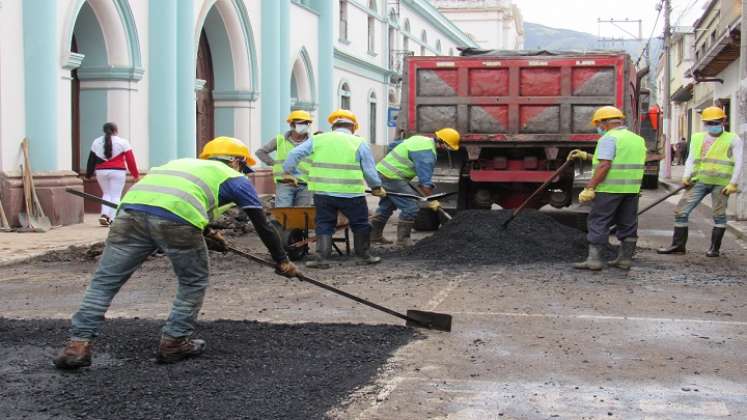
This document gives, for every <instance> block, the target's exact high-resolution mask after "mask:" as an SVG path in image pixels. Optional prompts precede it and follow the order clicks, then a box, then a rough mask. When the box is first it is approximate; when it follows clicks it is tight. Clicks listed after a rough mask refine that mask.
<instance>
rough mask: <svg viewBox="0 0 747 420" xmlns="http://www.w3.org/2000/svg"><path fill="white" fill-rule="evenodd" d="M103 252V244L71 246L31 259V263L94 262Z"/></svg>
mask: <svg viewBox="0 0 747 420" xmlns="http://www.w3.org/2000/svg"><path fill="white" fill-rule="evenodd" d="M103 252H104V242H97V243H95V244H93V245H89V246H85V245H84V246H78V245H71V246H69V247H67V248H65V249H60V250H53V251H49V252H47V253H45V254H43V255H40V256H38V257H34V258H32V259H31V261H32V262H45V263H57V262H89V261H95V260H96V259H98V257H99V256H100V255H101V253H103Z"/></svg>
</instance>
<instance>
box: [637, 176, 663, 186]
mask: <svg viewBox="0 0 747 420" xmlns="http://www.w3.org/2000/svg"><path fill="white" fill-rule="evenodd" d="M641 187H642V188H643V189H644V190H655V189H657V188H659V177H658V176H656V175H644V176H643V182H642V183H641Z"/></svg>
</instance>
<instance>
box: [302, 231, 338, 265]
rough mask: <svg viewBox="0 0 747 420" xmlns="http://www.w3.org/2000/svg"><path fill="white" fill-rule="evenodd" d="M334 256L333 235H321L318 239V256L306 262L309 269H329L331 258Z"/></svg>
mask: <svg viewBox="0 0 747 420" xmlns="http://www.w3.org/2000/svg"><path fill="white" fill-rule="evenodd" d="M330 255H332V235H319V236H317V237H316V255H314V259H313V260H311V261H307V262H306V267H309V268H321V269H327V268H329V262H327V260H328V259H329V256H330Z"/></svg>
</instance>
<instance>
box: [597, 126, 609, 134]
mask: <svg viewBox="0 0 747 420" xmlns="http://www.w3.org/2000/svg"><path fill="white" fill-rule="evenodd" d="M606 132H607V131H605V129H604V128H602V127H597V133H599V135H600V136H603V135H604V133H606Z"/></svg>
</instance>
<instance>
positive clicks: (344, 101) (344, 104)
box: [337, 82, 352, 109]
mask: <svg viewBox="0 0 747 420" xmlns="http://www.w3.org/2000/svg"><path fill="white" fill-rule="evenodd" d="M337 94H338V96H339V104H340V108H342V109H350V96H351V95H352V94H351V92H350V85H349V84H348V82H342V83H340V89H338V91H337Z"/></svg>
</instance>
